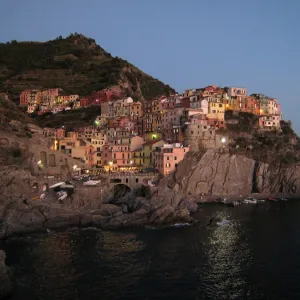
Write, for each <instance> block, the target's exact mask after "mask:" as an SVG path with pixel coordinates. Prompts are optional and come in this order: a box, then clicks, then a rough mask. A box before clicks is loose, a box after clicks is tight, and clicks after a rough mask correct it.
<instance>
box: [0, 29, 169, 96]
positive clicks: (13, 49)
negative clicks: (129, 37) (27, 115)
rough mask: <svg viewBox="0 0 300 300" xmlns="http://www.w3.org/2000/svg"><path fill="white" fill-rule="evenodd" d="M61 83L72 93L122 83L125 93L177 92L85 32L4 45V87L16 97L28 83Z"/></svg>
mask: <svg viewBox="0 0 300 300" xmlns="http://www.w3.org/2000/svg"><path fill="white" fill-rule="evenodd" d="M53 87H59V88H62V89H63V90H64V92H65V93H68V94H79V95H80V96H86V95H89V94H90V93H91V92H93V91H97V90H101V89H104V88H108V87H119V88H120V90H121V92H122V93H123V94H124V95H125V96H131V97H133V98H135V99H151V98H154V97H157V96H161V95H165V94H168V93H173V92H174V90H173V89H172V88H171V87H170V86H168V85H165V84H164V83H162V82H161V81H159V80H157V79H155V78H153V77H151V76H149V75H147V74H145V73H144V72H142V71H140V70H139V69H138V68H136V67H134V66H133V65H132V64H130V63H128V62H127V61H125V60H123V59H121V58H118V57H113V56H111V54H110V53H108V52H106V51H105V50H104V49H103V48H101V47H100V46H98V45H97V44H96V42H95V40H93V39H91V38H87V37H85V36H83V35H81V34H71V35H70V36H68V37H67V38H62V37H58V38H56V39H55V40H52V41H48V42H45V43H42V42H17V41H11V42H8V43H5V44H0V92H1V91H2V92H6V93H7V94H9V96H10V97H11V98H13V97H17V96H18V95H19V93H20V92H21V91H22V90H24V89H27V88H32V89H34V88H36V89H41V88H53Z"/></svg>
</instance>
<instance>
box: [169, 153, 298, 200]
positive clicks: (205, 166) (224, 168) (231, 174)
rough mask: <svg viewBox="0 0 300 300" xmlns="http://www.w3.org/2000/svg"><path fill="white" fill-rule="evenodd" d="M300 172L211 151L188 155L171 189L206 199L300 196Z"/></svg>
mask: <svg viewBox="0 0 300 300" xmlns="http://www.w3.org/2000/svg"><path fill="white" fill-rule="evenodd" d="M187 170H189V171H187ZM299 175H300V168H298V165H293V166H291V167H288V168H286V167H282V166H281V165H280V164H265V163H262V162H257V161H255V160H253V159H250V158H247V157H246V156H244V155H230V154H228V153H221V152H220V151H215V150H208V151H207V152H205V153H201V152H197V153H189V154H188V155H187V156H186V158H185V159H184V160H183V161H182V162H181V164H179V166H178V168H177V170H176V172H175V173H174V174H172V175H170V177H169V178H168V179H167V180H166V181H167V184H168V186H170V187H171V188H172V189H174V190H176V191H180V192H182V193H183V195H184V196H186V197H189V196H191V197H194V196H198V195H200V194H202V193H203V194H206V195H240V194H241V195H249V194H251V193H263V194H269V195H270V194H279V193H284V194H287V195H291V196H296V195H298V194H299V195H300V180H299Z"/></svg>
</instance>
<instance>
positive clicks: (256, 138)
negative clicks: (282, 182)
mask: <svg viewBox="0 0 300 300" xmlns="http://www.w3.org/2000/svg"><path fill="white" fill-rule="evenodd" d="M225 120H226V121H227V122H229V123H226V125H227V130H226V133H227V134H228V137H229V139H230V141H231V143H230V145H229V149H230V152H231V153H232V154H244V155H246V156H248V157H251V158H253V159H255V160H257V161H263V162H266V163H273V164H280V165H281V166H284V167H285V166H289V165H291V164H294V163H299V162H300V141H299V138H298V137H297V135H296V133H295V132H294V130H293V129H292V124H291V122H286V121H281V124H280V125H281V130H280V131H260V130H259V126H258V116H256V115H254V114H251V113H246V112H233V111H227V112H226V114H225Z"/></svg>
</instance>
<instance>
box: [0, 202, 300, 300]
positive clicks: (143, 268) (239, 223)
mask: <svg viewBox="0 0 300 300" xmlns="http://www.w3.org/2000/svg"><path fill="white" fill-rule="evenodd" d="M211 216H216V217H220V218H228V219H230V220H232V222H231V223H230V224H229V225H226V226H223V227H221V226H216V225H213V226H210V227H207V226H205V224H207V223H208V220H209V218H210V217H211ZM197 218H198V219H199V220H201V222H200V223H199V225H196V226H193V227H182V228H164V229H160V230H151V229H145V230H142V229H139V230H126V231H100V230H93V229H90V230H77V231H69V232H60V233H53V234H49V235H35V236H30V237H24V238H18V239H12V240H9V241H7V242H6V244H5V245H4V250H5V251H6V252H7V256H8V257H7V263H8V264H9V265H10V266H11V267H12V268H13V270H14V274H15V278H16V287H15V292H14V295H13V297H12V299H13V300H19V299H22V300H27V299H28V300H29V299H30V300H34V299H64V300H66V299H70V300H71V299H72V300H76V299H86V300H90V299H91V300H92V299H198V300H200V299H217V300H222V299H226V300H227V299H264V300H266V299H276V300H277V299H284V300H287V299H297V300H299V299H300V201H299V202H297V201H293V202H291V201H289V202H287V203H277V204H276V203H272V204H271V203H270V204H269V203H266V204H264V205H257V206H252V205H245V206H242V207H237V208H229V207H224V206H213V205H209V206H203V207H202V211H200V212H199V213H198V214H197Z"/></svg>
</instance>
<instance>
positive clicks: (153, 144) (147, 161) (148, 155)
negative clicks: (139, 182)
mask: <svg viewBox="0 0 300 300" xmlns="http://www.w3.org/2000/svg"><path fill="white" fill-rule="evenodd" d="M165 143H166V142H165V141H163V140H159V141H158V140H153V141H148V142H146V143H145V144H144V145H143V146H142V147H143V158H144V168H149V167H153V161H152V153H153V151H154V150H155V149H156V148H157V147H161V146H163V145H164V144H165Z"/></svg>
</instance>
